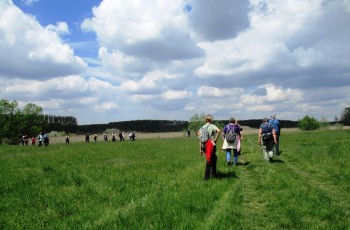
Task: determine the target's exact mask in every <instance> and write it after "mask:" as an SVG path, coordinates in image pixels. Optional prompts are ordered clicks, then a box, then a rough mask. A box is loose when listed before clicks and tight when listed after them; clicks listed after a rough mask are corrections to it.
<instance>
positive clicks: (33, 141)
mask: <svg viewBox="0 0 350 230" xmlns="http://www.w3.org/2000/svg"><path fill="white" fill-rule="evenodd" d="M32 145H34V146H35V137H32Z"/></svg>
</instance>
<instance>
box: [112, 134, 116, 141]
mask: <svg viewBox="0 0 350 230" xmlns="http://www.w3.org/2000/svg"><path fill="white" fill-rule="evenodd" d="M112 141H113V142H115V133H112Z"/></svg>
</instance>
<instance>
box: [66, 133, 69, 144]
mask: <svg viewBox="0 0 350 230" xmlns="http://www.w3.org/2000/svg"><path fill="white" fill-rule="evenodd" d="M68 144H69V135H68V134H67V136H66V145H68Z"/></svg>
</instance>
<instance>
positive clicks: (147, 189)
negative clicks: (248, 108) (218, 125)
mask: <svg viewBox="0 0 350 230" xmlns="http://www.w3.org/2000/svg"><path fill="white" fill-rule="evenodd" d="M255 131H256V130H255ZM349 140H350V131H349V130H348V129H344V130H319V131H314V132H300V131H299V132H297V131H292V130H290V132H287V131H286V132H283V133H282V136H281V151H282V154H281V155H280V156H278V157H275V158H274V162H273V163H267V162H265V161H264V160H263V157H262V153H261V147H260V146H259V145H258V144H257V135H256V134H253V133H252V134H246V136H245V138H244V140H243V142H242V154H241V156H240V157H239V163H240V164H239V166H236V167H234V166H232V167H228V166H226V164H225V154H224V152H223V151H221V150H219V149H220V148H218V151H217V155H218V165H217V166H218V171H219V174H218V178H213V179H210V180H209V181H204V180H203V176H204V168H205V158H204V157H200V156H199V153H198V141H197V138H196V137H191V138H187V137H176V138H164V137H163V138H162V137H160V138H159V139H158V137H157V136H155V138H149V139H138V140H137V141H135V142H133V141H125V142H122V143H120V142H117V143H113V142H111V141H109V142H107V143H105V142H103V141H99V142H97V143H96V144H85V143H83V142H76V143H72V144H70V145H65V144H64V143H57V144H54V145H49V146H48V147H43V148H38V147H32V146H7V145H1V146H0V175H1V177H0V229H327V230H328V229H349V226H350V202H349V197H350V192H349V191H350V155H349V154H348V151H349V149H350V141H349ZM221 145H222V141H221V139H219V141H218V146H219V147H220V146H221Z"/></svg>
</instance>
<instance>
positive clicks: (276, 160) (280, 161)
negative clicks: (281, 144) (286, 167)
mask: <svg viewBox="0 0 350 230" xmlns="http://www.w3.org/2000/svg"><path fill="white" fill-rule="evenodd" d="M276 163H277V164H283V163H284V161H283V160H280V159H276V158H274V159H273V162H272V164H276Z"/></svg>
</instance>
